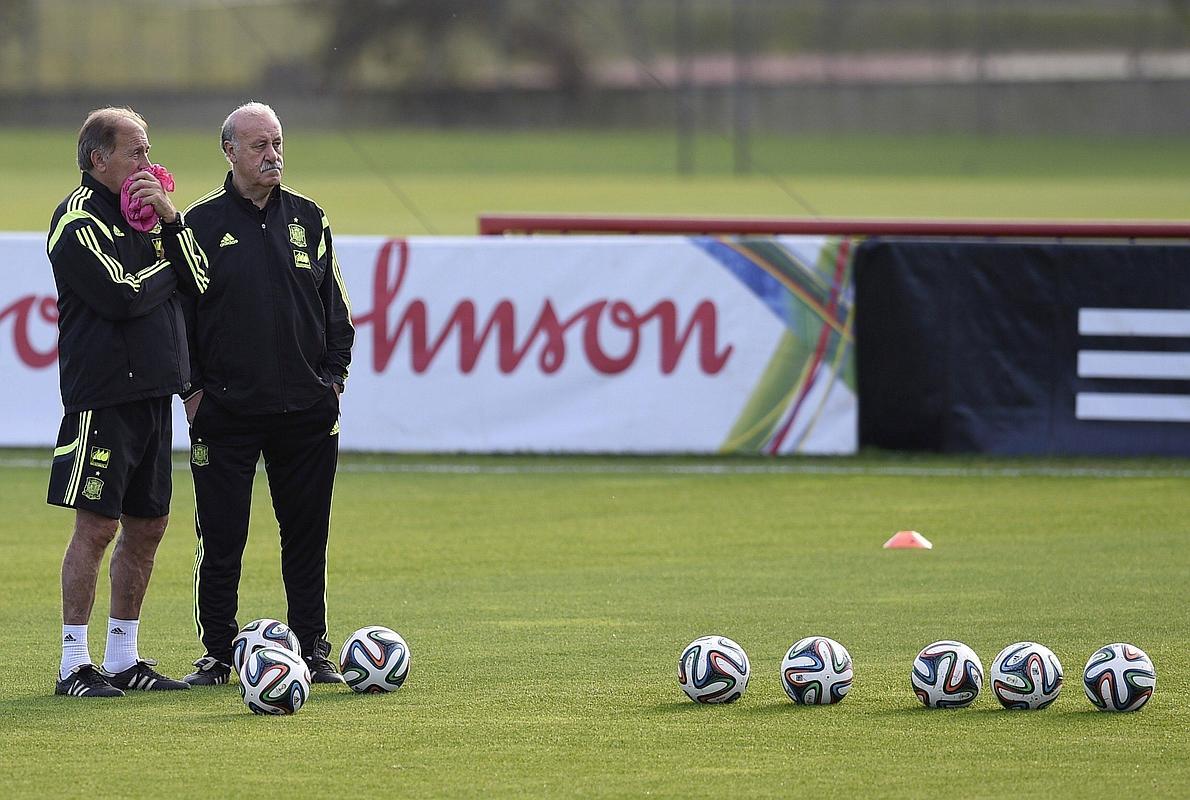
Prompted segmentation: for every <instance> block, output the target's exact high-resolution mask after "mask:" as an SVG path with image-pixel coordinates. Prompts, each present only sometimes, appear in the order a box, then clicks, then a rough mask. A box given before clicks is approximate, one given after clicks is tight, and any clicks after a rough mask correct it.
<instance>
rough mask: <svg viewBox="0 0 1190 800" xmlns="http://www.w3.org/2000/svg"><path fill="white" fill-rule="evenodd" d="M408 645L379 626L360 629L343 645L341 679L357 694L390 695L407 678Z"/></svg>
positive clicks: (394, 633)
mask: <svg viewBox="0 0 1190 800" xmlns="http://www.w3.org/2000/svg"><path fill="white" fill-rule="evenodd" d="M410 657H411V656H410V653H409V645H407V644H405V640H404V639H402V638H401V634H399V633H397V632H396V631H394V630H391V629H389V628H385V627H383V626H382V625H371V626H369V627H367V628H360V629H359V630H358V631H356V632H355V633H353V634H351V636H349V637H347V641H346V642H344V643H343V649H342V650H340V651H339V666H340V668H341V669H342V671H343V680H344V681H346V682H347V685H348V686H350V687H351V688H352V689H354V690H355V691H357V692H370V693H377V692H393V691H396V690H397V689H400V688H401V684H403V683H404V682H405V679H406V678H408V677H409V659H410Z"/></svg>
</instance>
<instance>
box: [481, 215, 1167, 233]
mask: <svg viewBox="0 0 1190 800" xmlns="http://www.w3.org/2000/svg"><path fill="white" fill-rule="evenodd" d="M479 233H480V234H481V235H483V236H502V235H504V234H509V233H521V234H529V233H610V234H615V233H628V234H633V233H654V234H686V235H690V234H708V235H712V234H737V235H773V234H806V235H846V236H915V237H920V236H942V237H952V236H953V237H1008V238H1026V239H1028V238H1046V239H1053V238H1058V239H1066V238H1071V239H1190V223H1186V222H1172V221H1156V222H1154V221H1140V220H1137V221H1130V220H1082V221H1075V220H1046V221H1037V220H939V219H847V218H819V219H790V218H734V219H733V218H727V217H715V218H711V217H653V216H646V217H628V216H615V215H600V216H593V215H567V214H481V215H480V216H479Z"/></svg>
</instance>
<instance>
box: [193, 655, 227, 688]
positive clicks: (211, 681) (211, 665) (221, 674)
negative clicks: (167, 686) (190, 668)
mask: <svg viewBox="0 0 1190 800" xmlns="http://www.w3.org/2000/svg"><path fill="white" fill-rule="evenodd" d="M194 666H196V667H198V669H196V670H195V671H194V672H191V673H190V674H189V675H187V676H186V677H185V678H182V680H184V681H185V682H186V683H188V684H190V685H191V686H222V685H223V684H225V683H227V682H228V681H229V680H231V665H230V664H224V663H223V662H222V661H220V660H219V659H217V658H211V657H210V656H203V657H202V658H200V659H199V660H198V661H195V662H194Z"/></svg>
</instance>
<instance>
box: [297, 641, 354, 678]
mask: <svg viewBox="0 0 1190 800" xmlns="http://www.w3.org/2000/svg"><path fill="white" fill-rule="evenodd" d="M330 653H331V643H330V642H328V641H326V640H325V639H319V640H318V641H317V642H316V643H315V644H314V652H313V653H311V654H310V655H308V656H302V659H303V660H304V661H305V662H306V666H307V667H309V668H310V683H345V682H346V681H344V680H343V676H342V675H340V674H339V670H338V669H336V668H335V662H333V661H331V660H330V659H329V658H327V656H328V655H330Z"/></svg>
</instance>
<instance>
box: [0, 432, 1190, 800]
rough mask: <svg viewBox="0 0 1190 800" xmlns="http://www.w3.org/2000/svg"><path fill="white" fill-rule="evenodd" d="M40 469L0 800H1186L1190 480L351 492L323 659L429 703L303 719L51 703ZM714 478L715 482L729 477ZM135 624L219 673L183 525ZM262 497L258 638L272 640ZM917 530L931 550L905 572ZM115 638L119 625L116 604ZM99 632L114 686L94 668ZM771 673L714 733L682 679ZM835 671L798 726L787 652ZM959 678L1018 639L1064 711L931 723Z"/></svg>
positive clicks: (343, 510) (989, 709)
mask: <svg viewBox="0 0 1190 800" xmlns="http://www.w3.org/2000/svg"><path fill="white" fill-rule="evenodd" d="M43 455H44V454H37V453H28V452H25V453H20V452H7V453H4V454H3V455H2V456H0V464H2V466H0V508H3V509H4V511H5V514H4V517H3V520H2V521H0V585H3V586H4V587H5V599H4V601H3V603H2V604H0V629H2V630H4V632H5V652H4V659H3V662H4V673H3V678H2V679H0V728H2V729H3V731H4V736H3V743H2V744H0V784H2V785H3V786H4V787H5V790H6V791H5V794H6V796H9V797H18V798H21V797H47V796H62V797H83V796H85V797H123V796H159V795H168V796H169V797H171V798H174V799H175V800H183V799H184V798H204V799H205V798H212V797H226V796H232V795H233V794H234V795H245V796H248V795H263V794H266V793H271V792H281V793H282V794H284V795H290V794H295V793H296V794H297V795H301V796H310V795H314V794H318V795H319V796H347V797H353V796H402V797H490V796H512V797H525V796H554V797H639V796H644V795H653V796H663V797H678V796H681V797H708V798H710V797H726V796H738V797H790V796H815V797H867V796H876V795H879V796H888V797H924V796H955V797H1002V796H1006V795H1016V796H1045V797H1078V798H1082V797H1118V796H1136V797H1184V796H1186V794H1187V790H1188V789H1190V740H1188V739H1187V737H1186V731H1187V725H1188V723H1190V652H1188V651H1187V648H1186V642H1187V639H1188V635H1190V624H1188V623H1190V615H1188V613H1187V608H1188V601H1190V590H1188V582H1187V576H1188V575H1190V547H1188V546H1187V537H1188V536H1190V464H1188V463H1187V462H1186V461H1178V460H1165V461H1162V460H1150V461H1130V460H1120V461H1110V462H1089V461H1080V460H1069V461H1041V462H1038V461H1004V460H990V459H988V460H983V459H963V460H958V459H952V458H941V457H937V458H934V457H927V458H920V457H919V458H915V459H912V460H910V459H906V458H905V457H903V456H896V455H891V454H886V455H880V454H874V455H863V456H860V457H857V458H854V459H782V460H779V461H772V460H750V459H688V460H678V459H589V458H580V459H552V458H467V459H459V458H444V457H437V458H430V457H425V458H412V457H400V458H398V457H381V456H367V457H365V456H351V457H347V458H345V459H344V463H343V465H342V468H341V472H340V477H339V482H338V486H337V492H336V504H335V512H334V523H333V533H332V540H331V546H330V553H329V560H330V566H329V603H330V624H331V638H332V639H333V640H334V641H335V642H336V646H337V644H338V643H340V642H341V641H342V640H343V639H344V638H345V637H346V636H347V634H349V633H350V632H351V631H352V630H354V629H355V628H357V627H361V626H363V625H366V624H385V625H389V626H390V627H393V628H395V629H397V630H399V631H400V632H401V633H402V634H403V635H404V636H405V637H406V639H407V640H408V641H409V643H410V647H411V650H412V671H411V676H410V679H409V681H408V683H407V684H406V685H405V687H404V688H402V689H401V690H400V691H399V692H397V693H395V694H393V695H388V696H379V697H377V696H355V695H352V694H351V693H350V692H348V691H347V690H346V689H343V688H337V687H321V686H320V687H317V688H316V690H315V691H314V695H313V697H312V698H311V700H310V702H309V703H308V705H307V706H306V707H305V708H303V709H302V710H301V712H300V713H299V714H297V715H296V716H294V717H289V718H264V717H255V716H253V715H252V714H250V713H249V712H248V711H247V709H246V708H245V707H244V706H243V705H242V704H241V701H240V698H239V693H238V691H237V689H236V687H235V686H226V687H219V688H216V689H206V690H194V691H191V692H189V693H186V694H180V693H179V694H165V695H163V696H150V695H146V694H140V695H136V696H131V697H128V698H124V699H119V700H114V701H80V700H74V699H70V698H60V697H54V696H51V694H50V692H51V690H52V678H53V673H54V670H55V668H56V665H57V659H58V648H57V636H58V631H59V628H58V626H59V623H60V618H59V593H58V570H59V565H60V559H61V555H62V551H63V549H64V547H65V544H66V540H67V530H68V526H69V524H70V514H69V512H65V511H63V510H61V509H56V508H50V507H48V506H46V505H44V503H43V500H42V498H43V497H44V484H45V480H46V477H45V475H46V470H45V468H44V467H43V466H41V465H40V464H39V462H40V461H42V460H44V458H43ZM713 470H718V471H713ZM175 481H176V485H175V501H174V522H173V525H172V527H171V528H170V530H169V532H168V533H167V536H166V540H165V542H164V544H163V545H162V548H161V550H160V552H159V557H158V563H157V568H156V572H155V574H154V578H153V583H152V585H151V587H150V594H149V598H148V600H147V602H146V608H145V613H144V615H143V619H144V627H143V629H142V634H141V643H142V653H143V654H145V655H149V656H152V657H156V658H159V659H160V660H161V668H162V669H163V671H165V672H167V673H169V674H175V675H177V674H180V673H184V672H186V671H187V670H188V667H189V662H190V660H191V659H193V658H195V657H196V656H197V655H199V653H198V650H197V643H196V640H195V634H194V626H193V618H192V612H191V607H192V606H191V603H192V596H191V591H192V589H191V587H192V581H191V572H192V567H193V560H192V559H193V548H194V538H193V528H192V523H191V522H190V520H191V519H192V510H193V506H192V495H191V492H190V487H189V477H188V473H186V472H184V471H180V472H176V473H175ZM263 483H264V477H263V475H262V476H261V478H260V485H259V486H258V490H259V491H258V493H257V496H256V504H255V511H254V520H253V525H252V532H251V540H250V542H249V547H248V552H247V554H246V557H245V572H244V579H243V583H242V587H241V610H242V611H241V615H240V621H241V623H243V622H246V621H247V620H249V619H251V618H253V617H256V616H281V617H282V618H284V613H285V611H284V608H285V607H284V598H283V594H282V591H281V588H280V578H279V574H278V571H279V567H278V548H277V544H276V536H275V532H274V530H273V523H272V521H271V514H270V510H269V506H268V500H267V495H266V494H265V492H264V491H263ZM902 528H913V529H917V530H920V531H922V532H923V533H925V534H926V535H927V536H928V537H930V538H931V539H932V540H933V542H934V545H935V548H934V550H932V551H886V550H882V549H881V547H880V545H881V543H882V542H883V541H884V539H885V538H887V537H888V536H889V535H890V534H891V533H892V532H894V531H896V530H898V529H902ZM100 583H101V585H100V589H99V593H100V594H99V596H100V601H99V602H98V603H97V608H96V618H97V619H99V620H102V618H103V615H104V614H105V613H106V593H107V587H106V579H105V578H103V579H101V582H100ZM101 631H102V624H100V625H98V626H96V625H94V624H93V626H92V636H91V643H92V654H93V655H94V656H95V657H97V658H98V657H100V656H101V654H102V646H103V645H102V636H101ZM711 632H715V633H721V634H723V635H727V636H730V637H732V638H734V639H735V640H736V641H738V642H740V643H741V644H742V645H743V646H744V647H745V648H746V650H747V651H748V653H749V656H750V657H751V660H752V669H753V674H752V681H751V684H750V686H749V688H748V691H747V693H746V695H745V696H744V697H743V699H742V700H740V701H739V702H738V703H736V704H734V705H731V706H720V707H702V706H697V705H695V704H693V703H691V702H689V701H688V700H686V698H685V696H684V695H683V694H682V692H681V691H680V689H679V687H678V685H677V681H676V679H675V669H676V663H677V658H678V655H679V653H680V652H681V650H682V648H683V647H684V646H685V644H686V643H687V642H689V641H690V640H692V639H694V638H695V637H697V636H699V635H703V634H706V633H711ZM809 634H823V635H827V636H831V637H833V638H836V639H838V640H839V641H841V642H843V643H844V644H845V645H846V646H847V647H848V648H849V649H850V651H851V654H852V656H853V658H854V660H855V669H856V681H855V686H854V688H853V690H852V693H851V694H850V695H849V696H848V697H847V699H846V700H845V702H844V703H842V704H841V705H839V706H835V707H825V708H814V709H807V708H799V707H796V706H794V705H793V704H792V703H790V702H789V701H788V700H787V699H786V698H785V695H784V693H783V692H782V690H781V688H780V686H779V683H778V665H779V664H780V660H781V658H782V656H783V654H784V649H785V648H787V647H788V646H789V644H790V643H791V642H793V641H794V640H795V639H797V638H800V637H802V636H804V635H809ZM941 638H958V639H960V640H962V641H964V642H966V643H967V644H969V645H971V646H972V647H973V648H975V650H976V651H977V652H978V653H979V654H980V656H981V657H982V659H983V662H984V666H985V669H986V668H988V667H990V662H991V659H992V658H993V657H994V656H995V654H996V652H997V651H998V650H999V649H1000V648H1001V647H1003V646H1004V645H1006V644H1008V643H1010V642H1013V641H1018V640H1022V639H1031V640H1036V641H1040V642H1042V643H1045V644H1047V645H1049V646H1050V647H1051V648H1053V649H1054V650H1055V652H1056V653H1057V654H1058V656H1059V658H1060V659H1061V660H1062V662H1063V665H1064V666H1065V671H1066V686H1065V688H1064V689H1063V692H1062V695H1061V697H1060V698H1059V699H1058V701H1057V702H1056V703H1055V704H1054V706H1053V707H1051V708H1050V709H1048V710H1046V711H1041V712H1032V713H1030V712H1007V711H1003V710H1001V709H1000V708H999V706H998V705H997V704H996V702H995V701H994V699H993V698H992V697H991V696H990V693H989V692H988V691H987V690H986V689H985V692H984V694H983V695H981V696H980V698H979V700H978V701H977V703H976V704H975V705H974V706H973V707H971V708H969V709H964V710H955V711H928V710H925V709H923V708H922V707H920V705H919V703H918V701H917V700H916V698H915V697H914V696H913V694H912V692H911V690H910V688H909V680H908V675H909V667H910V664H911V662H912V659H913V657H914V655H915V654H916V652H917V651H918V649H920V648H921V647H922V646H923V645H925V644H926V643H928V642H931V641H934V640H936V639H941ZM1114 641H1130V642H1133V643H1135V644H1137V645H1139V646H1140V647H1142V648H1144V649H1145V650H1146V651H1147V652H1148V653H1149V655H1150V656H1151V657H1152V658H1153V660H1154V662H1155V664H1156V666H1157V671H1158V683H1157V691H1156V693H1155V695H1154V697H1153V699H1152V701H1151V702H1150V703H1149V704H1148V705H1147V706H1146V707H1145V708H1144V709H1143V710H1142V711H1140V712H1138V713H1135V714H1105V713H1100V712H1096V711H1094V710H1093V709H1092V706H1091V705H1090V703H1089V702H1088V701H1087V700H1086V698H1085V697H1084V696H1083V693H1082V687H1081V673H1082V667H1083V664H1084V663H1085V661H1086V659H1087V657H1088V656H1089V655H1090V653H1091V652H1092V651H1093V650H1095V649H1096V648H1098V647H1099V646H1101V645H1103V644H1106V643H1109V642H1114Z"/></svg>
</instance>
